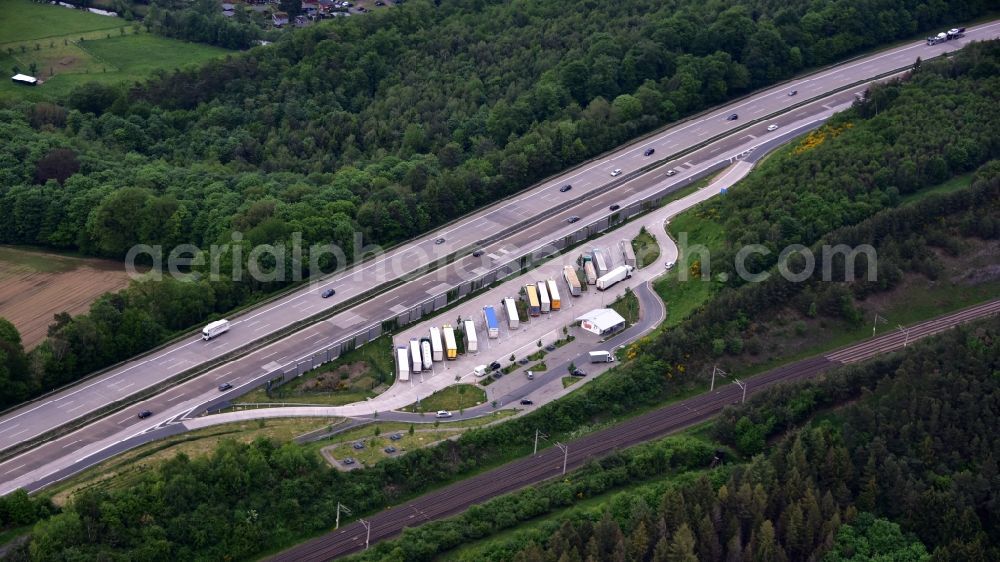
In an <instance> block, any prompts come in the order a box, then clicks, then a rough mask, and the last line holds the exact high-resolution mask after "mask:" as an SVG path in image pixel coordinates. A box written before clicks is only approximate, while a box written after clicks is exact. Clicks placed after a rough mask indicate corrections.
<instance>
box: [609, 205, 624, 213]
mask: <svg viewBox="0 0 1000 562" xmlns="http://www.w3.org/2000/svg"><path fill="white" fill-rule="evenodd" d="M608 208H609V209H611V210H612V211H617V210H618V209H621V208H622V206H621V205H619V204H618V203H615V204H614V205H612V206H610V207H608Z"/></svg>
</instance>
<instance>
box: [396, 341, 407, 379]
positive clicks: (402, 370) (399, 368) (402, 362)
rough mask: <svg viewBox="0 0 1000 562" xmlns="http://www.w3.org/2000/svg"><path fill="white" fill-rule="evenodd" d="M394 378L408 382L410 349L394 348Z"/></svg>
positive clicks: (403, 347)
mask: <svg viewBox="0 0 1000 562" xmlns="http://www.w3.org/2000/svg"><path fill="white" fill-rule="evenodd" d="M396 378H397V379H399V380H401V381H404V382H405V381H408V380H410V349H409V348H408V347H406V346H405V345H401V346H399V347H397V348H396Z"/></svg>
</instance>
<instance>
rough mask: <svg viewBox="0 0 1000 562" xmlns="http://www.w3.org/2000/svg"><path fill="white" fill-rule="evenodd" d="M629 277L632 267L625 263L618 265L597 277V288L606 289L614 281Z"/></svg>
mask: <svg viewBox="0 0 1000 562" xmlns="http://www.w3.org/2000/svg"><path fill="white" fill-rule="evenodd" d="M629 277H632V268H631V267H629V266H627V265H619V266H618V267H616V268H614V269H612V270H611V271H609V272H608V273H607V274H606V275H604V276H602V277H598V278H597V290H598V291H606V290H607V289H609V288H610V287H611V286H612V285H614V284H615V283H617V282H619V281H624V280H626V279H628V278H629Z"/></svg>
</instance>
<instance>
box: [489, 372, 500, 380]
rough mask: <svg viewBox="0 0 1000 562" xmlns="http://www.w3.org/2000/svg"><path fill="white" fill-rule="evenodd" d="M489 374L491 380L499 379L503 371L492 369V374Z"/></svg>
mask: <svg viewBox="0 0 1000 562" xmlns="http://www.w3.org/2000/svg"><path fill="white" fill-rule="evenodd" d="M490 376H491V377H493V380H500V378H501V377H503V371H493V374H492V375H490Z"/></svg>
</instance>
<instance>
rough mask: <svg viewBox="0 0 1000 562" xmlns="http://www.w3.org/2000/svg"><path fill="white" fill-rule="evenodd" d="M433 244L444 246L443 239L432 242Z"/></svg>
mask: <svg viewBox="0 0 1000 562" xmlns="http://www.w3.org/2000/svg"><path fill="white" fill-rule="evenodd" d="M434 243H435V244H444V238H438V239H437V240H435V241H434Z"/></svg>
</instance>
